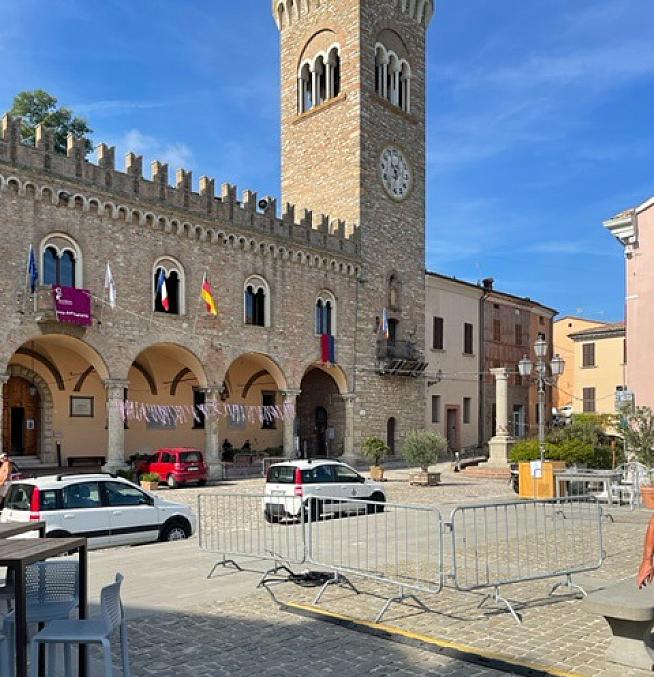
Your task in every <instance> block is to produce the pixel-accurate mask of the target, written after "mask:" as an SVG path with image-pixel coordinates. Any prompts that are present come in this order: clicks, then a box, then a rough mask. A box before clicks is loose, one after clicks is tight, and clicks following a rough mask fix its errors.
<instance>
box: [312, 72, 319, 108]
mask: <svg viewBox="0 0 654 677" xmlns="http://www.w3.org/2000/svg"><path fill="white" fill-rule="evenodd" d="M319 95H320V92H319V91H318V69H317V68H316V64H314V65H313V68H312V69H311V107H312V108H315V107H316V106H317V105H318V96H319Z"/></svg>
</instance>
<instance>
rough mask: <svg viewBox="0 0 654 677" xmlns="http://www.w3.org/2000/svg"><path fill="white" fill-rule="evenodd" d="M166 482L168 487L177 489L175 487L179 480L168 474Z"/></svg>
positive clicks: (177, 485)
mask: <svg viewBox="0 0 654 677" xmlns="http://www.w3.org/2000/svg"><path fill="white" fill-rule="evenodd" d="M167 484H168V487H169V488H170V489H177V487H179V482H178V481H177V480H176V479H175V477H174V476H173V475H168V481H167Z"/></svg>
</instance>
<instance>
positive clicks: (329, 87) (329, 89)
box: [325, 61, 334, 101]
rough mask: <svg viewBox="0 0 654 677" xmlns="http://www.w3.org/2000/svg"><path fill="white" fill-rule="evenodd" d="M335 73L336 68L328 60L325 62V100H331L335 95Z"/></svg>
mask: <svg viewBox="0 0 654 677" xmlns="http://www.w3.org/2000/svg"><path fill="white" fill-rule="evenodd" d="M333 73H334V68H333V66H332V64H331V63H330V62H329V61H327V62H326V63H325V101H329V99H331V98H332V96H333V92H334V88H333Z"/></svg>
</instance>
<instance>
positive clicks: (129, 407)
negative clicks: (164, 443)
mask: <svg viewBox="0 0 654 677" xmlns="http://www.w3.org/2000/svg"><path fill="white" fill-rule="evenodd" d="M112 406H114V407H115V408H116V409H117V410H118V413H119V415H120V417H121V419H122V420H123V422H127V421H140V422H143V421H145V422H146V423H157V424H160V425H166V426H176V425H179V424H184V423H187V422H188V421H195V422H196V423H197V422H199V421H200V420H201V419H200V415H202V416H204V418H205V420H207V419H208V420H211V419H218V420H221V419H225V418H229V420H230V421H233V422H234V423H236V424H244V423H252V424H254V423H257V422H259V423H272V422H273V421H288V422H290V421H293V420H294V419H295V406H294V405H293V404H292V403H287V404H283V405H281V406H279V405H275V406H256V405H250V404H225V403H223V402H208V403H206V404H198V405H197V406H193V405H185V404H148V403H145V402H135V401H134V400H125V401H123V402H121V401H115V402H112Z"/></svg>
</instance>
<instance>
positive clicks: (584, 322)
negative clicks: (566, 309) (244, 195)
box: [552, 315, 606, 409]
mask: <svg viewBox="0 0 654 677" xmlns="http://www.w3.org/2000/svg"><path fill="white" fill-rule="evenodd" d="M605 324H606V322H599V321H597V320H588V319H586V318H583V317H574V316H572V315H566V316H565V317H562V318H561V319H560V320H557V321H556V322H555V323H554V353H555V354H558V355H560V356H561V357H562V358H563V359H564V360H565V371H564V372H563V374H562V376H561V377H560V378H559V381H558V384H557V387H556V388H554V389H553V393H552V406H553V407H556V408H557V409H561V408H562V407H565V406H566V405H568V404H572V399H573V397H574V391H575V373H576V372H575V368H576V358H575V342H574V340H573V339H572V338H570V334H576V333H577V332H580V331H584V330H585V329H594V328H596V327H601V326H602V325H605Z"/></svg>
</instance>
